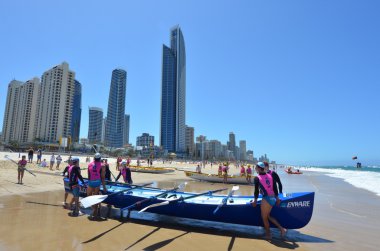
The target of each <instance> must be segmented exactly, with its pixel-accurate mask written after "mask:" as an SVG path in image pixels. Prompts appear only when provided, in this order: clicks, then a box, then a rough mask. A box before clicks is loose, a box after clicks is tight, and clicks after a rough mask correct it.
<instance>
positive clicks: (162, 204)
mask: <svg viewBox="0 0 380 251" xmlns="http://www.w3.org/2000/svg"><path fill="white" fill-rule="evenodd" d="M227 189H228V188H222V189H217V190H212V191H208V192H204V193H200V194H194V195H191V196H189V197H185V198H184V197H180V198H178V199H174V200H166V201H164V202H160V203H156V204H152V205H149V206H147V207H145V208H143V209H142V210H140V211H139V213H142V212H144V211H145V210H147V209H149V208H152V207H160V206H165V205H169V204H171V203H176V202H181V201H184V200H189V199H193V198H196V197H199V196H202V195H208V194H209V195H211V194H213V193H217V192H221V191H225V190H227Z"/></svg>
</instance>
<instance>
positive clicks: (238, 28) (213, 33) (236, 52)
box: [0, 0, 380, 165]
mask: <svg viewBox="0 0 380 251" xmlns="http://www.w3.org/2000/svg"><path fill="white" fill-rule="evenodd" d="M379 10H380V1H377V0H372V1H371V0H366V1H350V0H342V1H339V0H336V1H330V0H328V1H327V0H325V1H323V0H321V1H251V0H247V1H225V0H217V1H200V0H199V1H198V0H194V1H179V0H174V1H153V0H152V1H144V0H140V1H126V0H119V1H72V0H69V1H67V0H66V1H47V0H46V1H38V0H35V1H28V0H24V1H20V0H12V1H10V0H9V1H1V2H0V34H1V39H0V93H1V97H2V98H1V99H0V125H2V122H3V117H4V109H5V95H6V92H7V85H8V83H9V82H10V81H11V80H12V79H13V78H15V79H17V80H22V81H26V80H28V79H30V78H32V77H34V76H38V77H40V76H41V74H42V73H43V72H44V71H45V70H47V69H50V68H51V67H53V66H55V65H57V64H60V63H61V62H63V61H67V62H68V63H69V64H70V68H71V69H73V70H74V71H75V72H76V78H77V79H78V80H79V81H80V82H81V83H82V85H83V96H82V98H83V102H82V109H83V111H82V126H81V136H83V137H86V136H87V129H88V107H89V106H99V107H102V108H103V109H104V112H106V110H107V101H108V94H109V85H110V80H111V72H112V70H113V69H114V68H123V69H125V70H127V72H128V77H127V98H126V112H127V113H129V114H130V115H131V131H130V139H131V142H132V143H133V144H135V140H136V136H138V135H140V134H141V133H143V132H148V133H150V134H153V135H154V136H155V142H156V144H158V140H159V138H158V135H159V114H160V92H161V90H160V85H161V60H162V59H161V56H162V44H169V31H170V29H171V28H172V27H173V26H175V25H176V24H179V25H180V27H181V29H182V32H183V34H184V38H185V44H186V59H187V62H186V63H187V69H186V70H187V72H186V74H187V90H186V91H187V96H186V98H187V100H186V109H187V114H186V121H187V124H188V125H190V126H194V127H195V134H196V135H200V134H202V135H206V136H207V138H208V139H218V140H220V141H222V142H223V143H226V141H227V140H228V134H229V132H230V131H233V132H234V133H235V134H236V138H237V140H241V139H245V140H247V147H248V149H253V150H254V152H255V155H256V156H259V155H262V154H264V153H267V154H268V156H269V157H270V158H271V159H275V160H277V161H278V162H282V163H293V164H320V165H324V164H333V165H338V164H352V160H351V157H352V156H353V155H358V157H359V160H361V161H362V162H363V164H380V144H379V143H380V115H379V113H380V104H379V100H380V99H379V94H380V46H379V45H380V33H379V29H380V15H379V14H378V13H379Z"/></svg>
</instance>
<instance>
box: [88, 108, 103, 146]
mask: <svg viewBox="0 0 380 251" xmlns="http://www.w3.org/2000/svg"><path fill="white" fill-rule="evenodd" d="M88 114H89V121H88V140H89V142H90V144H99V143H101V142H102V131H103V109H102V108H99V107H89V112H88Z"/></svg>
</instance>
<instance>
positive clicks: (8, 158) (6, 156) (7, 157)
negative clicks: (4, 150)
mask: <svg viewBox="0 0 380 251" xmlns="http://www.w3.org/2000/svg"><path fill="white" fill-rule="evenodd" d="M4 158H6V159H7V160H10V161H12V162H13V163H15V164H16V165H17V166H18V163H17V162H16V161H14V160H13V159H11V158H10V157H9V156H8V155H5V156H4ZM22 168H23V169H24V170H25V171H27V172H28V173H30V174H31V175H33V176H34V177H37V176H36V175H35V174H34V173H32V172H31V171H29V170H28V169H26V167H22Z"/></svg>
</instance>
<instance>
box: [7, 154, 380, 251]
mask: <svg viewBox="0 0 380 251" xmlns="http://www.w3.org/2000/svg"><path fill="white" fill-rule="evenodd" d="M1 154H2V153H0V155H1ZM111 163H112V162H111ZM62 164H63V163H62ZM85 166H86V165H85V163H83V164H82V167H85ZM172 166H177V167H179V168H187V167H189V169H194V168H195V167H194V165H189V164H179V163H172ZM28 167H30V169H31V171H38V173H36V174H37V177H36V178H35V177H33V176H31V175H30V174H27V173H25V178H24V185H17V184H14V183H15V182H17V171H16V167H15V166H14V164H12V163H11V162H9V161H0V222H1V228H0V250H103V249H107V250H125V249H128V250H251V249H253V248H254V249H256V250H280V249H281V250H283V249H297V250H358V249H363V250H377V246H378V244H379V239H378V233H379V230H380V220H379V216H380V211H379V209H380V199H379V197H378V196H376V195H375V194H372V193H370V192H367V191H365V190H362V189H358V188H355V187H353V186H351V185H350V184H348V183H345V182H344V181H342V180H339V179H336V178H331V177H328V176H325V175H323V174H320V173H312V172H310V173H308V172H305V174H303V175H288V174H285V173H284V172H283V170H279V171H278V173H279V174H280V177H281V179H282V182H283V185H284V192H297V191H315V192H316V200H315V207H314V214H313V217H312V220H311V222H310V223H309V225H308V226H306V227H305V228H303V229H299V230H289V231H288V234H287V236H288V240H287V241H282V240H280V239H279V238H278V237H279V233H278V231H276V230H273V232H274V234H273V235H274V237H275V239H274V240H273V241H272V242H271V243H269V242H267V241H265V240H263V239H261V237H260V236H261V235H262V234H263V230H262V228H258V227H245V226H236V225H231V224H215V223H208V222H202V221H195V222H194V221H192V220H183V219H171V218H168V217H157V216H155V215H152V214H144V216H141V214H136V213H134V214H132V215H131V216H132V219H131V220H129V221H128V222H121V221H119V220H118V219H117V213H118V210H114V211H113V214H115V217H116V218H114V219H108V220H106V221H100V222H97V221H90V220H88V219H87V217H86V215H84V216H80V217H77V218H72V217H69V216H68V210H66V209H63V207H62V200H63V194H64V193H63V183H62V177H61V176H59V175H56V171H48V170H46V169H40V168H37V167H35V165H29V166H28ZM62 168H63V166H61V170H62ZM112 168H114V166H112V165H111V170H114V169H112ZM204 170H205V171H207V172H216V167H215V166H214V167H213V169H211V167H210V166H208V167H207V168H206V169H204ZM232 172H233V173H234V168H232ZM236 172H238V169H236ZM45 173H47V174H45ZM132 175H133V180H134V182H135V183H146V182H150V181H155V183H154V186H157V187H161V188H170V187H173V186H175V185H176V184H179V183H181V182H182V181H185V180H186V181H188V185H187V186H186V191H193V192H201V191H207V190H212V189H218V188H220V187H225V185H223V184H211V183H206V182H196V181H192V180H190V179H189V178H187V177H186V176H185V175H184V173H183V172H181V171H176V172H175V173H171V174H160V175H159V174H142V173H132ZM229 187H231V185H229ZM252 191H253V188H252V187H251V186H240V190H239V191H237V193H236V194H242V195H246V194H251V193H252Z"/></svg>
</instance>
